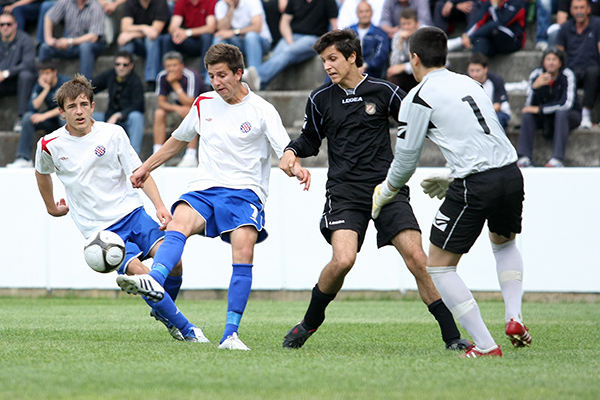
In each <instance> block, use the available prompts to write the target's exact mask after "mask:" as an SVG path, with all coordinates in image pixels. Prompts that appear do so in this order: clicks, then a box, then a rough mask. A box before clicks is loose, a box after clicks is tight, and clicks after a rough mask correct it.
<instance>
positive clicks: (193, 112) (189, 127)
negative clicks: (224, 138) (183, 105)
mask: <svg viewBox="0 0 600 400" xmlns="http://www.w3.org/2000/svg"><path fill="white" fill-rule="evenodd" d="M199 100H200V98H197V99H196V100H194V105H192V107H191V108H190V111H189V112H188V113H187V115H186V116H185V118H184V119H183V121H182V122H181V124H180V125H179V126H178V127H177V129H175V131H173V133H172V134H171V136H172V137H174V138H175V139H177V140H181V141H184V142H191V141H192V140H193V139H194V138H195V137H196V135H199V134H200V118H199V117H198V114H199V112H200V111H199V110H198V108H199V107H200V101H199Z"/></svg>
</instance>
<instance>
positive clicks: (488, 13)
mask: <svg viewBox="0 0 600 400" xmlns="http://www.w3.org/2000/svg"><path fill="white" fill-rule="evenodd" d="M526 18H527V12H526V10H525V2H524V1H523V0H490V1H489V2H487V1H486V2H484V3H482V4H481V6H480V7H478V8H477V9H476V10H473V11H472V12H471V18H470V19H471V23H472V25H470V26H469V27H468V29H467V31H466V32H465V33H463V34H462V36H461V44H462V46H463V47H465V48H467V49H471V50H473V53H482V54H484V55H486V56H487V57H493V56H495V55H496V54H510V53H514V52H515V51H517V50H520V49H522V48H523V46H524V45H525V19H526ZM452 42H453V41H449V43H448V49H449V50H450V51H452V50H454V49H452V50H451V48H452V47H453V46H452Z"/></svg>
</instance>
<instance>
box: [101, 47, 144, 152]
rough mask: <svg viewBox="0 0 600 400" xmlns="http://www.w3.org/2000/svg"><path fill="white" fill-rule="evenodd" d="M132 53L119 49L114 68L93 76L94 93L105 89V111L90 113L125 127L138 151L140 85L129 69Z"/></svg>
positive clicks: (141, 107)
mask: <svg viewBox="0 0 600 400" xmlns="http://www.w3.org/2000/svg"><path fill="white" fill-rule="evenodd" d="M133 61H134V60H133V55H132V54H131V53H129V52H127V51H119V52H118V53H117V55H116V57H115V66H114V68H110V69H107V70H106V71H104V72H102V73H101V74H100V75H98V76H96V77H94V79H93V80H92V83H93V85H94V93H98V92H101V91H103V90H106V89H108V108H107V109H106V113H96V112H95V113H94V118H95V119H98V120H99V121H106V122H108V123H111V124H118V125H120V126H122V127H123V129H125V132H126V133H127V136H129V141H130V142H131V146H132V147H133V149H134V150H135V151H136V153H138V155H139V154H140V153H141V151H142V141H143V139H144V108H145V101H144V86H143V85H142V81H141V80H140V77H139V76H137V74H136V73H135V72H134V71H133V67H134V63H133Z"/></svg>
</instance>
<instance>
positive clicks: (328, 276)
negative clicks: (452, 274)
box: [279, 29, 471, 350]
mask: <svg viewBox="0 0 600 400" xmlns="http://www.w3.org/2000/svg"><path fill="white" fill-rule="evenodd" d="M313 48H314V50H315V51H316V52H317V53H318V54H319V56H320V57H321V59H322V61H323V67H324V68H325V71H326V72H327V75H328V76H329V77H330V78H331V82H329V83H326V84H325V85H323V86H321V87H319V88H317V89H315V90H314V91H313V92H312V93H311V94H310V96H309V99H308V101H307V102H306V115H305V123H304V126H303V127H302V134H301V135H300V137H299V138H298V139H295V140H293V141H292V142H291V143H290V144H288V146H287V147H286V149H285V153H284V156H283V158H282V159H281V162H280V164H279V165H280V168H281V169H282V170H283V171H285V172H286V173H287V174H288V175H290V176H291V175H292V171H291V169H290V168H292V167H294V166H295V165H296V163H298V162H299V161H298V160H297V158H298V157H308V156H314V155H316V154H317V153H318V152H319V148H320V147H321V142H322V140H323V139H324V138H327V156H328V158H329V169H328V171H327V185H326V188H327V193H326V197H327V199H326V201H325V209H324V211H323V215H322V218H321V233H322V234H323V237H324V238H325V240H327V242H328V243H329V244H331V247H332V250H333V256H332V259H331V261H330V262H328V263H327V265H326V266H325V267H324V268H323V271H322V272H321V274H320V276H319V280H318V282H317V284H316V285H315V287H314V288H313V290H312V296H311V300H310V303H309V305H308V309H307V310H306V313H305V315H304V318H303V319H302V321H301V322H300V323H299V324H297V325H296V326H294V327H292V329H290V330H289V332H288V333H287V335H285V338H284V340H283V347H287V348H300V347H302V346H303V345H304V342H306V340H307V339H308V338H309V337H310V336H311V335H312V334H313V333H314V332H315V331H316V330H317V329H318V328H319V327H320V326H321V324H323V322H324V320H325V310H326V308H327V307H328V305H329V303H330V302H331V301H332V300H333V299H334V298H335V296H336V294H337V293H338V291H340V290H341V288H342V285H343V283H344V279H345V277H346V275H347V274H348V273H349V272H350V270H351V269H352V267H353V266H354V262H355V260H356V256H357V254H358V252H359V251H360V249H361V247H362V244H363V241H364V238H365V233H366V231H367V228H368V226H369V222H370V220H371V196H372V193H373V189H374V188H375V186H377V184H378V183H379V182H381V180H382V179H384V178H385V176H386V174H387V171H388V169H389V167H390V164H391V162H392V159H393V158H394V154H393V152H392V145H391V141H390V124H389V119H390V117H392V118H393V119H395V120H397V119H398V110H399V109H400V103H401V99H402V97H404V96H405V93H404V92H403V91H402V90H401V89H400V88H398V86H396V85H394V84H393V83H390V82H387V81H384V80H382V79H378V78H372V77H370V76H367V75H363V74H362V73H361V72H360V69H359V68H360V67H361V66H362V65H363V58H362V49H361V44H360V40H359V39H358V38H357V35H356V33H355V32H354V31H353V30H352V29H346V30H333V31H329V32H328V33H326V34H324V35H323V36H321V37H320V38H319V40H317V42H316V43H315V45H314V46H313ZM385 214H386V215H385V218H386V220H388V221H390V222H391V223H387V224H384V223H380V221H375V228H376V229H377V246H378V247H384V246H388V245H390V246H394V247H395V248H396V249H397V250H398V252H399V253H400V255H402V257H403V259H404V261H405V262H406V266H407V267H408V269H409V270H410V272H411V273H412V274H413V275H414V277H415V280H416V281H417V287H418V289H419V295H420V296H421V299H422V300H423V302H424V303H425V304H426V305H427V308H428V309H429V312H431V314H432V315H433V316H434V317H435V319H436V320H437V321H438V323H439V326H440V330H441V333H442V339H443V340H444V342H445V347H446V348H447V349H450V350H464V349H466V348H467V347H468V346H469V345H470V344H471V342H469V341H468V340H466V339H461V337H460V332H459V330H458V328H457V327H456V322H455V321H454V318H453V317H452V314H451V313H450V311H449V310H448V308H447V307H446V305H445V304H444V303H443V301H442V299H441V296H440V294H439V293H438V291H437V290H436V289H435V286H434V284H433V282H432V280H431V277H430V276H429V275H428V274H427V270H426V261H427V256H426V255H425V252H424V251H423V247H422V246H421V230H420V229H419V224H418V223H417V220H416V218H415V216H414V213H413V210H412V208H411V206H410V202H409V188H408V186H405V187H403V188H402V190H401V193H400V195H398V196H397V197H396V198H395V199H394V202H393V203H392V204H390V205H389V206H388V208H386V210H385Z"/></svg>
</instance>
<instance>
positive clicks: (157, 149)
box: [152, 144, 162, 154]
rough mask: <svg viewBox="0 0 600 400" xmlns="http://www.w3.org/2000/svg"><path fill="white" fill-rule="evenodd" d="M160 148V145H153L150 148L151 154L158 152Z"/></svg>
mask: <svg viewBox="0 0 600 400" xmlns="http://www.w3.org/2000/svg"><path fill="white" fill-rule="evenodd" d="M161 147H162V144H155V145H154V146H152V154H154V153H156V152H157V151H159V150H160V148H161Z"/></svg>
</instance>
